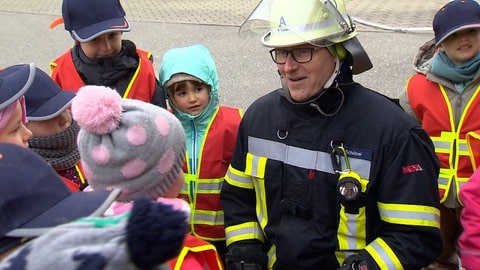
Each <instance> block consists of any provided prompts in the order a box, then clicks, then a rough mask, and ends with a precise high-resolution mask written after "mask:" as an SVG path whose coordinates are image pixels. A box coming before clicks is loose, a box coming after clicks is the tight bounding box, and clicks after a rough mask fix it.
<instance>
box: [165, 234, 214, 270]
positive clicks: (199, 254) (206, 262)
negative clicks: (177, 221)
mask: <svg viewBox="0 0 480 270" xmlns="http://www.w3.org/2000/svg"><path fill="white" fill-rule="evenodd" d="M168 266H169V267H170V269H172V270H201V269H210V270H223V263H222V261H221V259H220V256H219V255H218V253H217V250H216V249H215V246H214V245H212V244H210V243H208V242H207V241H205V240H202V239H200V238H197V237H194V236H192V235H187V237H186V238H185V242H184V244H183V248H182V250H181V251H180V254H179V255H178V256H177V257H176V258H174V259H171V260H169V261H168Z"/></svg>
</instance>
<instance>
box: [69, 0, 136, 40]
mask: <svg viewBox="0 0 480 270" xmlns="http://www.w3.org/2000/svg"><path fill="white" fill-rule="evenodd" d="M62 17H63V23H64V25H65V30H67V31H69V32H70V33H71V34H72V36H73V38H74V39H75V40H78V41H80V42H87V41H90V40H92V39H94V38H96V37H98V36H100V35H103V34H105V33H109V32H117V31H120V32H128V31H130V23H129V22H128V20H127V19H126V18H125V11H124V10H123V8H122V5H121V4H120V0H63V3H62Z"/></svg>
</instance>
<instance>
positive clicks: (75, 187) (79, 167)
mask: <svg viewBox="0 0 480 270" xmlns="http://www.w3.org/2000/svg"><path fill="white" fill-rule="evenodd" d="M72 169H75V171H76V172H77V174H78V177H79V178H80V182H81V183H82V185H83V184H85V181H86V180H85V176H84V175H83V169H82V165H81V163H80V162H78V163H77V164H75V166H74V167H73V168H72ZM61 178H62V180H63V182H64V183H65V185H67V187H68V189H70V191H72V192H78V191H81V190H80V188H81V187H80V185H78V184H76V183H75V182H73V181H72V180H70V179H68V178H66V177H64V176H61Z"/></svg>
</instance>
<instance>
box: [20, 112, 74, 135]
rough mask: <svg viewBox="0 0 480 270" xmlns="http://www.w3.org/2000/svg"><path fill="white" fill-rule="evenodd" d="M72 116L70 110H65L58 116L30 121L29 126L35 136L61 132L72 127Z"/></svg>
mask: <svg viewBox="0 0 480 270" xmlns="http://www.w3.org/2000/svg"><path fill="white" fill-rule="evenodd" d="M71 124H72V116H71V114H70V111H68V110H65V111H63V112H62V113H61V114H59V115H57V116H56V117H54V118H52V119H49V120H43V121H28V123H27V128H28V129H30V130H31V131H32V133H33V135H34V136H51V135H55V134H57V133H60V132H62V131H64V130H65V129H67V128H68V127H70V125H71Z"/></svg>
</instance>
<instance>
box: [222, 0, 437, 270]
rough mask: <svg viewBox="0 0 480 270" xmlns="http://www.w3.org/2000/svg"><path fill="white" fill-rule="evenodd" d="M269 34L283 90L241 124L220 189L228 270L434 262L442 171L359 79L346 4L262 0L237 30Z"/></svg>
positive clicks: (400, 118)
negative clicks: (262, 29)
mask: <svg viewBox="0 0 480 270" xmlns="http://www.w3.org/2000/svg"><path fill="white" fill-rule="evenodd" d="M262 22H264V23H262ZM263 25H266V26H267V32H266V34H265V35H264V36H263V37H262V39H261V41H262V44H263V45H264V46H266V47H268V48H270V51H269V52H270V55H271V57H272V59H273V61H274V62H275V63H276V65H277V69H278V73H279V75H280V80H281V82H282V88H280V89H277V90H274V91H272V92H270V93H268V94H266V95H265V96H263V97H260V98H259V99H258V100H256V101H255V102H254V103H253V104H252V105H251V106H250V107H249V108H248V110H247V111H246V113H245V115H244V117H243V119H242V121H241V123H240V127H239V133H238V135H237V144H236V148H235V151H234V154H233V157H232V160H231V164H230V167H229V170H228V172H227V176H226V177H225V183H224V185H223V187H222V191H221V200H222V205H223V207H224V213H225V232H226V238H227V245H228V251H227V255H226V267H227V269H275V270H283V269H296V270H304V269H305V270H306V269H420V268H421V267H423V266H426V265H428V264H429V263H430V262H432V261H433V260H434V259H435V258H436V257H437V256H438V255H439V254H440V250H441V248H442V244H441V236H440V230H439V196H438V192H437V187H436V179H437V176H438V172H439V162H438V160H437V158H436V156H435V152H434V147H433V144H432V141H431V140H430V139H429V137H428V135H427V134H426V133H425V131H424V130H423V129H422V128H421V127H420V126H419V124H418V123H417V122H416V121H415V120H414V119H413V118H412V117H410V116H408V115H407V114H406V113H405V112H404V111H403V110H402V109H401V107H399V106H398V105H397V104H395V103H394V102H393V101H392V100H391V99H389V98H388V97H386V96H383V95H381V94H379V93H378V92H375V91H372V90H370V89H367V88H365V87H363V86H361V85H360V84H358V83H355V82H354V81H353V78H352V77H353V76H352V75H354V74H360V73H362V72H364V71H366V70H368V69H370V68H371V67H372V64H371V62H370V60H369V58H368V56H367V54H366V52H365V50H364V49H363V47H362V46H361V44H360V42H359V40H358V39H357V37H356V34H357V32H356V30H355V24H354V22H353V21H352V19H351V17H349V16H348V14H347V12H346V8H345V3H344V1H343V0H325V1H320V0H295V1H293V0H291V1H288V0H265V1H262V2H261V3H260V4H259V5H258V6H257V8H256V9H255V10H254V11H253V12H252V13H251V15H250V17H249V18H248V19H247V21H246V22H245V23H244V24H243V25H242V27H241V29H240V32H241V33H247V32H248V30H249V29H250V30H259V29H258V27H260V26H263ZM254 28H255V29H254Z"/></svg>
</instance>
